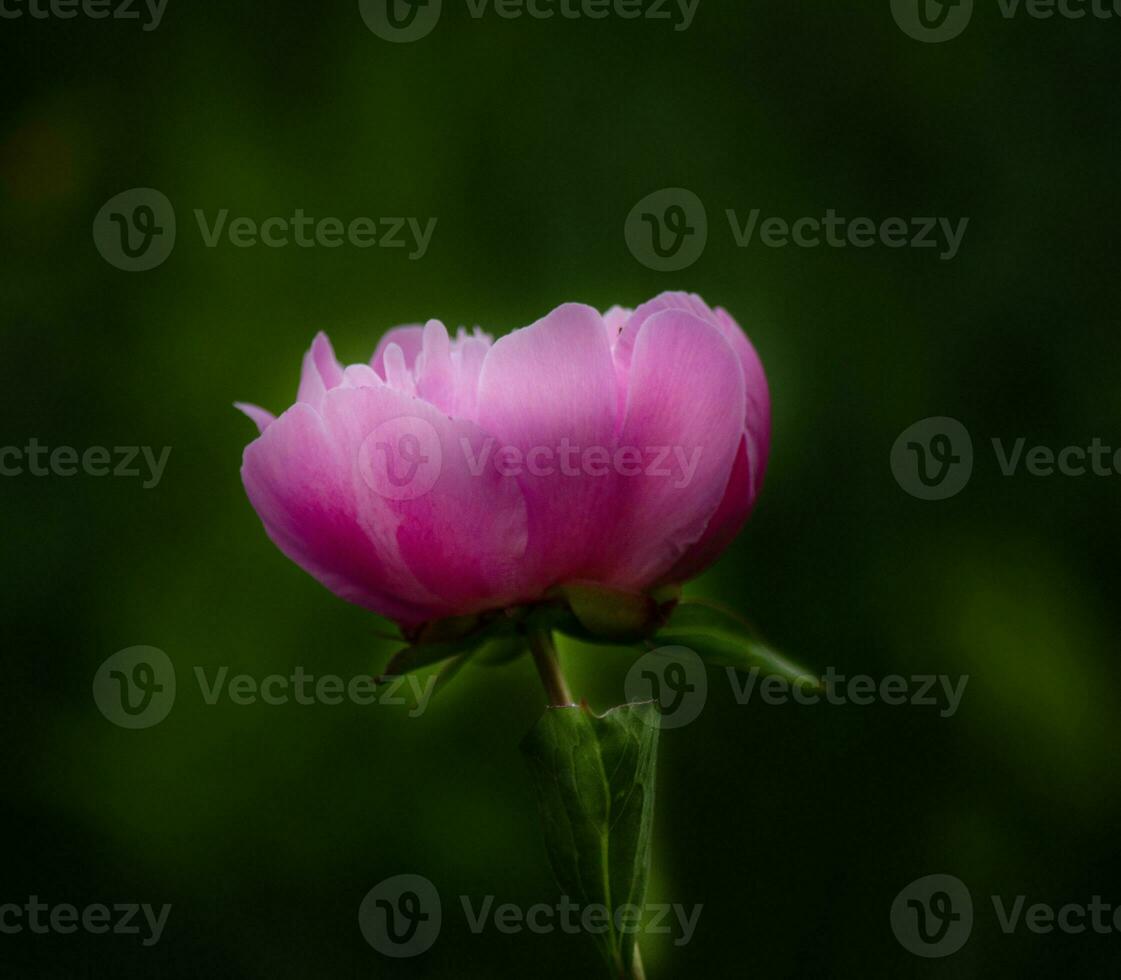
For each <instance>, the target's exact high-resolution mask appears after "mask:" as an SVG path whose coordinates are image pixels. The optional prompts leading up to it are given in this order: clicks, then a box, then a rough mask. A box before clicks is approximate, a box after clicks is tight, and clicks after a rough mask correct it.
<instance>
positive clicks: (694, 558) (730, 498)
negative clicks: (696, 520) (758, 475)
mask: <svg viewBox="0 0 1121 980" xmlns="http://www.w3.org/2000/svg"><path fill="white" fill-rule="evenodd" d="M750 441H751V436H750V435H747V434H745V435H744V437H743V441H742V442H741V443H740V448H739V452H737V453H736V461H735V463H734V464H733V466H732V475H731V476H730V477H729V478H728V486H727V488H726V489H725V490H724V496H723V498H722V499H721V501H720V505H719V506H718V507H717V508H716V513H715V514H713V515H712V518H711V519H710V520H709V522H708V526H707V527H706V528H705V532H704V534H703V535H701V539H700V540H699V541H698V542H697V543H696V544H695V545H693V546H692V547H691V548H689V550H688V551H686V552H685V554H684V555H682V556H681V558H680V559H679V560H678V562H677V564H675V565H674V566H673V568H671V569H670V570H669V571H668V572H667V573H666V574H665V576H663V579H662V582H672V583H679V582H687V581H688V580H689V579H691V578H695V577H696V576H697V575H699V574H700V573H701V572H703V571H704V570H705V569H706V568H708V566H709V565H711V564H712V563H713V562H714V561H716V559H717V558H719V557H720V555H721V554H723V553H724V550H725V549H726V548H727V547H728V545H730V544H731V543H732V540H733V539H734V538H735V536H736V535H737V534H739V532H740V530H741V528H742V527H743V525H744V522H746V520H747V518H748V516H749V515H750V513H751V510H752V508H753V507H754V506H755V499H756V496H757V495H756V492H755V489H754V487H753V482H752V480H753V473H752V464H751V462H750V456H749V453H748V448H747V447H748V443H749V442H750Z"/></svg>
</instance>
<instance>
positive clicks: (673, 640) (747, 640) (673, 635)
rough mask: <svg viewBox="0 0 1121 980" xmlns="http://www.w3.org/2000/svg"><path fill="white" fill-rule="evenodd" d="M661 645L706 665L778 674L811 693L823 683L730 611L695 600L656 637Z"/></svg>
mask: <svg viewBox="0 0 1121 980" xmlns="http://www.w3.org/2000/svg"><path fill="white" fill-rule="evenodd" d="M653 642H654V643H656V644H657V645H658V646H683V647H688V648H690V649H691V650H694V651H696V653H697V654H698V655H699V656H700V658H701V659H702V660H704V661H705V663H707V664H710V665H711V666H714V667H734V668H735V669H736V670H745V671H746V670H752V669H755V670H758V671H759V672H761V673H763V674H776V675H778V676H780V677H785V678H786V679H787V680H789V681H791V682H792V683H795V684H799V685H801V686H802V687H805V688H807V689H810V690H820V688H821V681H820V679H819V678H818V677H817V676H815V675H814V674H813V673H812V672H811V671H809V670H807V669H806V668H804V667H801V666H799V665H798V664H796V663H794V662H793V661H792V660H789V659H788V658H787V657H785V656H783V655H782V654H781V653H778V652H777V651H776V650H774V649H772V648H771V647H770V646H769V645H768V644H767V643H766V642H765V641H764V640H763V639H761V638H760V637H759V635H758V634H757V633H756V632H755V630H754V629H753V628H752V627H751V625H750V624H749V623H748V622H747V621H746V620H743V619H741V618H740V617H739V616H737V615H735V614H734V613H732V612H731V611H729V610H725V609H721V608H720V607H718V606H714V605H710V604H708V603H706V602H703V601H699V600H696V599H684V600H682V601H681V602H680V603H678V605H677V607H676V608H675V609H674V612H673V616H672V617H671V618H670V621H669V623H668V624H667V625H666V626H663V627H662V629H660V630H659V631H658V632H657V634H656V635H655V636H654V641H653Z"/></svg>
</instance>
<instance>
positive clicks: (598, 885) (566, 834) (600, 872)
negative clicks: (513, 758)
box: [522, 702, 659, 976]
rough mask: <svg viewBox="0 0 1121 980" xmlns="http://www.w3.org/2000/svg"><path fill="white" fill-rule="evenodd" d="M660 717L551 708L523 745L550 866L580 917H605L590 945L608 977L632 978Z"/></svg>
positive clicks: (649, 711) (638, 710) (651, 712)
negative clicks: (593, 909) (593, 910)
mask: <svg viewBox="0 0 1121 980" xmlns="http://www.w3.org/2000/svg"><path fill="white" fill-rule="evenodd" d="M658 723H659V715H658V711H657V709H656V707H655V706H654V705H653V704H652V703H649V702H647V703H643V704H628V705H624V706H622V707H620V708H615V709H613V710H611V711H608V712H607V713H606V714H605V715H603V716H602V717H598V716H596V715H595V714H593V713H592V711H591V710H590V709H589V708H588V707H587V706H586V705H583V706H579V707H577V706H572V707H565V708H550V709H548V711H546V712H545V714H544V716H543V717H542V718H541V720H540V721H538V723H537V724H536V725H535V726H534V728H533V730H532V731H531V732H530V733H529V734H528V735H527V736H526V738H525V740H524V741H523V742H522V752H523V753H524V754H525V756H526V759H527V760H528V762H529V766H530V770H531V771H532V774H533V780H534V787H535V790H536V795H537V801H538V806H539V809H540V813H541V820H542V824H543V827H544V836H545V846H546V849H547V850H548V853H549V863H550V864H551V865H552V868H553V873H554V874H555V875H556V878H557V882H558V884H559V885H560V887H561V889H562V890H563V892H564V893H565V894H566V895H568V896H569V898H571V899H572V901H574V902H576V903H577V904H579V905H580V906H582V907H583V908H587V907H588V906H589V905H601V906H603V907H604V908H606V909H607V910H608V918H609V919H610V920H611V921H610V923H608V924H607V925H608V929H607V931H606V932H605V933H603V934H602V935H597V936H596V937H595V938H596V941H597V942H598V944H599V946H600V950H601V952H602V953H603V955H604V957H605V958H606V960H607V963H608V965H609V966H610V967H611V969H612V970H613V971H614V975H615V976H631V970H632V965H633V963H634V958H635V946H636V932H637V929H638V928H639V926H640V923H639V922H638V920H637V916H636V913H634V912H633V911H630V912H629V915H628V916H627V918H626V919H625V920H624V923H623V924H624V925H626V926H627V929H626V930H620V929H619V928H618V925H619V920H618V919H617V915H618V914H620V913H619V910H620V909H621V908H623V907H624V906H627V905H633V906H636V907H638V908H640V909H641V908H643V906H644V905H645V901H646V882H647V878H648V876H649V873H650V839H651V829H652V826H653V818H654V776H655V762H656V758H657V750H658Z"/></svg>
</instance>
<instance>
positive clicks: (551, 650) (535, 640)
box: [529, 630, 573, 708]
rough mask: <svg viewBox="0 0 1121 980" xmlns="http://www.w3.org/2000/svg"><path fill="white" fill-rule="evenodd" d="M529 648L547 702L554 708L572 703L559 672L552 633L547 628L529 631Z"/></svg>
mask: <svg viewBox="0 0 1121 980" xmlns="http://www.w3.org/2000/svg"><path fill="white" fill-rule="evenodd" d="M529 648H530V650H531V651H532V652H533V662H534V663H535V664H536V665H537V673H538V674H539V675H540V676H541V683H542V684H543V685H544V687H545V693H546V694H547V695H549V704H550V705H552V706H553V707H554V708H564V707H567V706H568V705H570V704H572V703H573V702H572V695H571V694H570V693H569V691H568V684H567V683H566V682H565V679H564V674H562V673H561V667H560V660H558V659H557V648H556V645H555V644H554V643H553V634H552V633H550V632H549V631H548V630H533V631H531V632H530V634H529Z"/></svg>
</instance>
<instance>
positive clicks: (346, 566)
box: [241, 389, 444, 624]
mask: <svg viewBox="0 0 1121 980" xmlns="http://www.w3.org/2000/svg"><path fill="white" fill-rule="evenodd" d="M342 390H345V389H342ZM363 390H366V389H363ZM353 468H354V467H353V463H352V461H351V460H350V459H348V457H347V455H346V453H345V452H344V451H343V450H342V449H341V447H340V445H339V443H338V440H337V438H336V437H335V434H334V433H332V432H331V431H330V430H329V429H328V427H327V425H325V423H324V421H323V419H322V418H321V417H320V415H319V414H318V413H317V412H316V411H315V410H314V409H312V408H311V407H309V406H308V405H306V404H303V403H301V402H298V403H297V404H295V405H293V406H292V407H291V408H290V409H289V410H288V411H287V412H285V413H284V414H283V415H281V416H280V418H278V419H277V420H276V421H275V422H274V423H273V424H272V425H270V426H269V427H268V429H266V430H265V432H264V433H263V434H262V435H261V436H260V438H258V439H257V440H255V441H254V442H252V443H250V444H249V445H248V446H247V447H246V449H245V455H244V459H243V462H242V468H241V477H242V481H243V482H244V484H245V491H246V493H247V494H248V496H249V501H250V503H251V504H252V505H253V508H254V509H255V510H256V511H257V514H258V515H259V516H260V518H261V521H262V523H263V524H264V526H265V530H266V531H267V532H268V535H269V537H270V538H271V539H272V540H273V541H274V542H275V544H276V546H277V547H278V548H279V549H280V550H281V551H282V552H283V553H284V554H285V555H287V556H288V557H289V558H290V559H291V560H292V561H294V562H295V563H296V564H297V565H299V566H300V567H301V568H303V569H304V570H305V571H307V572H308V573H310V574H311V575H313V576H314V577H315V578H316V579H318V580H319V581H320V582H322V583H323V584H324V585H325V586H327V588H329V589H330V590H331V591H332V592H334V593H335V594H336V595H338V596H341V597H342V598H343V599H346V600H347V601H349V602H353V603H356V604H357V605H360V606H364V607H366V608H368V609H372V610H374V611H375V612H378V613H380V614H382V615H383V616H388V617H389V618H391V619H394V620H397V621H398V622H403V623H410V624H417V623H421V622H424V621H425V620H427V619H429V618H431V617H432V616H434V615H437V614H438V613H439V612H440V611H441V610H442V609H443V608H444V606H443V604H442V603H440V602H439V601H438V600H437V599H436V597H435V596H434V595H432V594H430V593H429V592H428V591H427V590H426V589H424V588H423V587H422V586H421V585H420V583H419V582H418V581H417V580H416V579H415V578H414V577H413V576H412V575H411V574H409V572H408V570H407V569H405V568H403V567H402V566H401V564H400V562H394V561H393V560H392V557H391V556H390V555H387V554H379V553H378V550H377V548H376V547H375V545H374V542H373V540H372V539H371V538H370V536H369V534H368V533H367V531H366V530H365V527H364V523H365V521H364V515H362V514H360V513H359V507H358V498H357V495H356V493H355V487H354V477H353Z"/></svg>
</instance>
